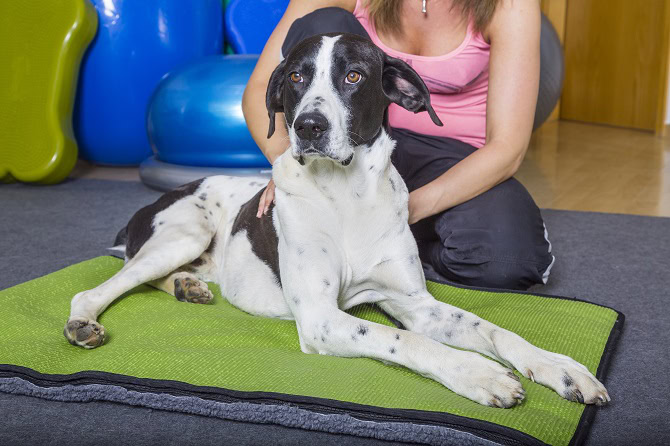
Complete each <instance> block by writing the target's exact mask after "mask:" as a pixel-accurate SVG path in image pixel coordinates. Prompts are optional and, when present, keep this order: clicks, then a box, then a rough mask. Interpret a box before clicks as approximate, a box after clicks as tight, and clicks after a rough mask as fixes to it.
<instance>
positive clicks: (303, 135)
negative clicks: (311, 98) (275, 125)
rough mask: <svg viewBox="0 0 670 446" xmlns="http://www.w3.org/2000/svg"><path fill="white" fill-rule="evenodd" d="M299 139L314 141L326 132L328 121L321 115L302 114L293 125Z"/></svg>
mask: <svg viewBox="0 0 670 446" xmlns="http://www.w3.org/2000/svg"><path fill="white" fill-rule="evenodd" d="M293 127H294V128H295V133H296V134H297V135H298V137H299V138H300V139H304V140H307V141H316V140H317V139H319V138H321V137H322V136H323V134H324V133H326V130H328V120H327V119H326V117H325V116H323V115H322V114H321V113H303V114H301V115H300V116H298V118H297V119H296V120H295V124H294V125H293Z"/></svg>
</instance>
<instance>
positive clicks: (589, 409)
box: [0, 256, 625, 446]
mask: <svg viewBox="0 0 670 446" xmlns="http://www.w3.org/2000/svg"><path fill="white" fill-rule="evenodd" d="M109 257H113V256H109ZM433 282H435V283H438V284H443V285H448V286H452V287H455V288H463V289H468V290H476V291H486V292H493V293H515V294H528V295H533V296H539V297H547V298H552V299H564V300H571V301H578V302H585V303H588V304H590V305H596V306H599V307H603V308H608V309H610V310H612V311H614V312H615V313H616V314H617V319H616V321H615V322H614V325H613V327H612V330H611V331H610V334H609V336H608V339H607V343H606V344H605V349H604V351H603V354H602V356H601V359H600V364H599V365H598V370H597V371H596V378H598V379H599V380H600V381H603V380H604V378H605V377H606V375H607V372H608V370H609V366H610V363H611V361H612V358H613V356H614V353H615V351H616V345H617V341H618V340H619V337H620V335H621V332H622V329H623V323H624V321H625V316H624V314H623V313H621V312H619V311H617V310H615V309H613V308H610V307H607V306H605V305H599V304H594V303H592V302H588V301H586V300H581V299H577V298H573V297H563V296H551V295H547V294H540V293H533V292H527V291H525V292H524V291H516V290H501V289H488V288H480V287H471V286H465V285H460V284H454V283H451V282H438V281H433ZM0 377H1V378H11V377H17V378H20V379H23V380H26V381H28V382H31V383H32V384H35V385H37V386H40V387H61V386H65V385H87V384H103V385H104V384H107V385H117V386H120V387H123V388H125V389H128V390H132V391H136V392H142V393H155V394H169V395H173V396H192V397H197V398H202V399H206V400H212V401H216V402H221V403H236V402H246V403H251V404H273V405H286V404H288V405H293V406H296V407H298V408H300V409H304V410H308V411H312V412H315V413H321V414H347V415H350V416H353V417H355V418H357V419H360V420H364V421H377V422H398V423H403V422H404V423H413V424H423V425H432V426H442V427H447V428H451V429H454V430H459V431H462V432H467V433H470V434H473V435H476V436H478V437H480V438H483V439H486V440H491V441H495V442H498V443H500V444H504V445H529V446H539V445H545V443H543V442H542V441H540V440H538V439H537V438H535V437H532V436H531V435H529V434H526V433H524V432H521V431H518V430H516V429H512V428H508V427H505V426H501V425H498V424H495V423H492V422H489V421H482V420H476V419H473V418H467V417H463V416H459V415H454V414H449V413H444V412H434V411H421V410H414V409H389V408H384V407H375V406H368V405H363V404H357V403H349V402H344V401H337V400H331V399H326V398H317V397H307V396H299V395H289V394H281V393H274V392H242V391H237V390H229V389H224V388H219V387H209V386H195V385H192V384H187V383H184V382H180V381H170V380H159V379H149V378H136V377H132V376H126V375H119V374H114V373H108V372H99V371H83V372H77V373H73V374H70V375H49V374H43V373H40V372H37V371H35V370H32V369H29V368H27V367H22V366H16V365H11V364H0ZM597 410H598V408H597V407H596V406H593V405H587V406H586V407H585V409H584V411H583V412H582V416H581V418H580V420H579V423H578V425H577V428H576V429H575V433H574V434H573V437H572V439H571V441H570V443H569V444H570V446H573V445H574V446H577V445H581V444H583V442H584V441H585V440H586V438H587V436H588V433H589V430H590V428H591V425H592V424H593V419H594V417H595V414H596V412H597Z"/></svg>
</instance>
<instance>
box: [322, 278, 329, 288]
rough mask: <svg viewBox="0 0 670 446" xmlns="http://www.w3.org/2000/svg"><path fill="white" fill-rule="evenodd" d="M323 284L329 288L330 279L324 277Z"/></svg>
mask: <svg viewBox="0 0 670 446" xmlns="http://www.w3.org/2000/svg"><path fill="white" fill-rule="evenodd" d="M323 285H324V286H325V287H326V288H328V287H329V286H330V280H328V279H323Z"/></svg>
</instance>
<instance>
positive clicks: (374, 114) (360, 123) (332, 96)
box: [266, 34, 442, 166]
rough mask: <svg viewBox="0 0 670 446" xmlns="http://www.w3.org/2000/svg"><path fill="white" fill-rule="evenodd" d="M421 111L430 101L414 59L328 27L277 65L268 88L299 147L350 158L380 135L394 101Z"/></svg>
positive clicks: (296, 151)
mask: <svg viewBox="0 0 670 446" xmlns="http://www.w3.org/2000/svg"><path fill="white" fill-rule="evenodd" d="M392 102H393V103H395V104H398V105H400V106H401V107H403V108H405V109H407V110H409V111H413V112H414V113H418V112H421V111H427V112H428V114H429V115H430V117H431V119H432V120H433V122H434V123H435V124H436V125H439V126H441V125H442V122H441V121H440V119H439V118H438V117H437V115H436V114H435V111H434V110H433V107H431V105H430V94H429V92H428V88H426V85H425V84H424V83H423V81H422V80H421V77H419V75H418V74H417V73H416V72H415V71H414V70H413V69H412V67H410V66H409V65H408V64H407V63H405V62H403V61H402V60H400V59H396V58H394V57H390V56H388V55H386V54H384V52H383V51H382V50H380V49H379V48H378V47H377V46H375V45H374V44H373V43H372V42H371V41H370V40H367V39H365V38H363V37H360V36H357V35H354V34H324V35H319V36H314V37H311V38H308V39H305V40H303V41H302V42H301V43H300V44H298V45H297V46H296V47H295V48H294V49H293V50H292V51H291V53H290V54H289V55H288V57H286V59H284V61H282V62H281V63H280V64H279V66H277V68H275V70H274V72H273V73H272V76H271V77H270V82H269V84H268V90H267V94H266V106H267V109H268V113H269V115H270V128H269V131H268V138H270V137H271V136H272V134H273V133H274V130H275V113H278V112H283V113H284V114H285V117H286V123H287V126H288V133H289V137H290V139H291V148H292V149H291V150H292V155H293V157H294V158H296V159H297V160H298V161H299V162H300V163H301V164H304V162H305V159H306V158H310V157H315V158H330V159H332V160H333V161H336V162H339V163H341V164H342V165H345V166H346V165H348V164H349V163H350V162H351V160H352V159H353V157H354V150H355V147H358V146H361V145H366V144H370V143H371V142H372V141H373V140H374V139H375V138H376V137H377V135H379V133H380V131H381V129H382V125H383V123H384V115H385V112H386V108H387V107H388V105H389V104H390V103H392Z"/></svg>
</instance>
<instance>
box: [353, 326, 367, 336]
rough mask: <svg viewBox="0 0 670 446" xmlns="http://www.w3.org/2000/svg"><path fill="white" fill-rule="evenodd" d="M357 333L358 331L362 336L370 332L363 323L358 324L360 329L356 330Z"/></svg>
mask: <svg viewBox="0 0 670 446" xmlns="http://www.w3.org/2000/svg"><path fill="white" fill-rule="evenodd" d="M356 333H358V334H359V335H361V336H365V335H366V334H368V327H366V326H365V325H363V324H361V325H359V326H358V330H357V331H356Z"/></svg>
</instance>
